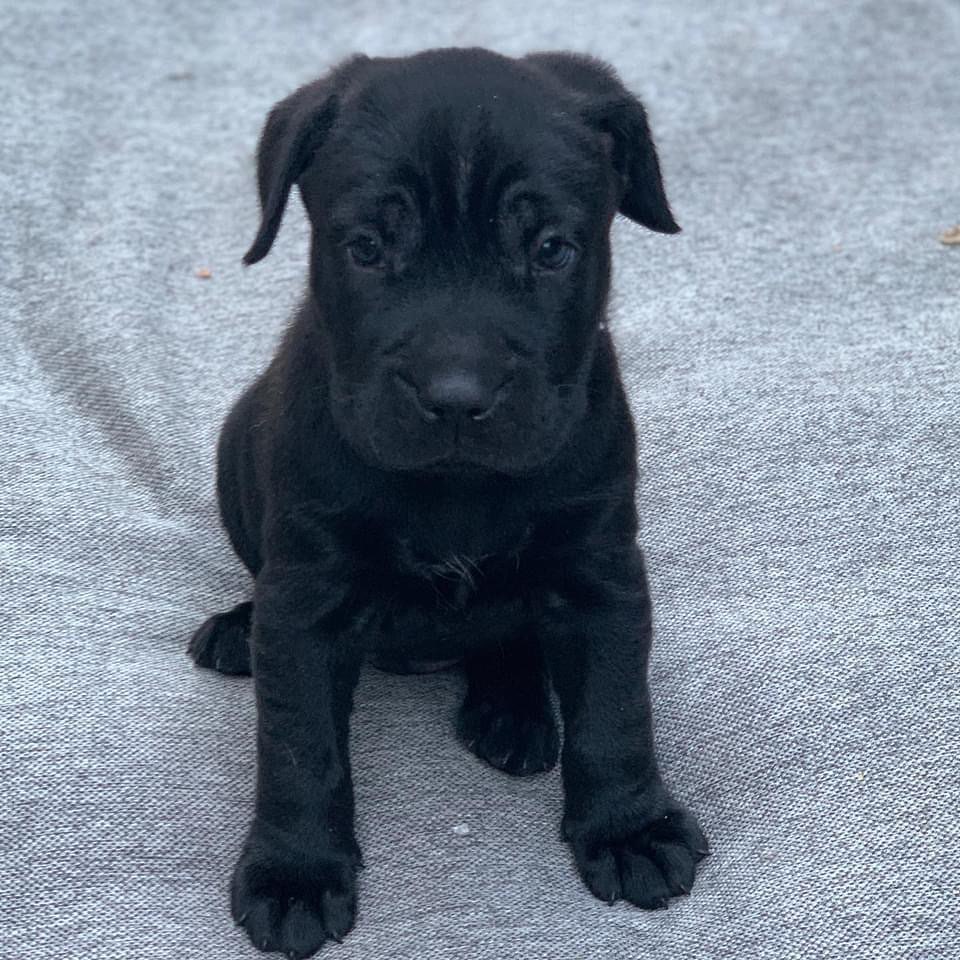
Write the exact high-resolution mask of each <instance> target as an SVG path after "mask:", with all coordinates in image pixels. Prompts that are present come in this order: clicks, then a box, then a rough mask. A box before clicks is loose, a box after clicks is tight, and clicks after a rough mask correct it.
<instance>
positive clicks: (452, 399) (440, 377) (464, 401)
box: [400, 368, 506, 423]
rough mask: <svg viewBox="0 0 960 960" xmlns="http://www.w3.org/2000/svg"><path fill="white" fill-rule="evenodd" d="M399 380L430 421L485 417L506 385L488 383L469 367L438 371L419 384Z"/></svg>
mask: <svg viewBox="0 0 960 960" xmlns="http://www.w3.org/2000/svg"><path fill="white" fill-rule="evenodd" d="M400 379H401V381H402V382H403V383H405V384H406V385H407V387H408V390H407V392H408V393H409V392H412V394H413V399H414V401H415V402H416V404H417V407H418V408H419V410H420V414H421V416H423V418H424V419H425V420H427V421H428V422H430V423H435V422H437V421H441V420H445V421H452V420H456V419H464V420H466V419H469V420H485V419H486V418H487V417H489V416H490V414H491V413H492V412H493V408H494V406H495V405H496V403H497V398H498V395H499V393H500V391H501V390H502V388H503V387H504V386H505V385H506V384H505V383H501V384H499V385H496V383H495V381H491V382H485V380H484V378H483V377H481V376H480V374H479V373H476V372H474V371H472V370H468V369H466V368H454V369H447V370H442V371H438V372H437V373H434V374H432V375H430V376H429V377H427V378H426V379H425V381H424V382H423V383H422V384H420V385H416V384H414V383H413V381H412V380H409V379H407V378H406V377H403V376H401V377H400ZM410 387H412V388H413V389H412V391H411V390H410V389H409V388H410Z"/></svg>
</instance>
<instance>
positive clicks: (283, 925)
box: [230, 841, 357, 960]
mask: <svg viewBox="0 0 960 960" xmlns="http://www.w3.org/2000/svg"><path fill="white" fill-rule="evenodd" d="M356 867H357V858H356V857H352V856H349V855H344V856H340V855H337V854H333V853H332V854H330V855H329V856H326V857H321V856H317V857H310V858H309V860H308V858H307V856H306V855H305V854H301V855H299V856H296V857H294V856H291V855H289V854H286V855H281V854H278V853H275V852H274V851H272V850H270V849H269V848H268V847H265V846H264V845H262V844H261V845H258V844H255V843H251V842H249V841H248V843H247V846H246V848H245V849H244V852H243V854H242V855H241V857H240V860H239V862H238V863H237V866H236V869H235V870H234V874H233V884H232V887H231V891H230V900H231V904H230V907H231V913H232V914H233V919H234V920H235V921H236V923H237V925H238V926H241V927H243V928H244V929H245V930H246V931H247V935H248V936H249V937H250V941H251V942H252V943H253V945H254V946H255V947H257V948H258V949H260V950H263V951H271V950H274V951H278V952H279V953H283V954H286V955H287V956H288V957H289V958H290V960H301V958H303V957H310V956H312V955H313V954H315V953H316V952H317V951H318V950H319V949H320V948H321V947H322V946H323V944H324V943H325V942H326V941H327V940H336V941H338V942H339V941H342V940H343V938H344V937H345V936H346V935H347V934H348V933H349V932H350V930H351V929H352V928H353V923H354V919H355V916H356V909H357V888H356Z"/></svg>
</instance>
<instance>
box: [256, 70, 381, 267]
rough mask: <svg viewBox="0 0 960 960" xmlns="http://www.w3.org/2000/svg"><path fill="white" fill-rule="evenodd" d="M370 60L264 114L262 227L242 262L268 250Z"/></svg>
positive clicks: (260, 151)
mask: <svg viewBox="0 0 960 960" xmlns="http://www.w3.org/2000/svg"><path fill="white" fill-rule="evenodd" d="M370 62H371V61H370V58H369V57H365V56H363V55H362V54H357V55H356V56H354V57H350V58H349V59H348V60H346V61H344V62H343V63H341V64H340V66H338V67H335V68H334V69H333V70H332V71H331V72H330V73H328V74H327V75H326V76H325V77H323V78H321V79H320V80H315V81H314V82H313V83H308V84H306V85H305V86H302V87H300V89H299V90H296V91H294V92H293V93H291V94H290V96H289V97H287V98H286V99H285V100H281V101H280V102H279V103H278V104H277V105H276V106H275V107H274V108H273V109H272V110H271V111H270V113H269V114H268V115H267V122H266V123H265V124H264V126H263V133H261V134H260V146H259V147H258V148H257V184H258V186H259V188H260V209H261V220H260V229H259V230H258V231H257V236H256V238H255V239H254V241H253V244H252V246H251V247H250V249H249V250H248V251H247V252H246V253H245V254H244V256H243V262H244V263H246V264H248V265H249V264H251V263H256V262H257V261H258V260H262V259H263V258H264V257H265V256H266V255H267V254H268V253H269V252H270V247H271V246H273V241H274V238H275V237H276V235H277V231H278V230H279V229H280V221H281V220H282V219H283V211H284V209H285V208H286V206H287V198H288V197H289V196H290V188H291V187H292V186H293V185H294V184H295V183H296V182H297V181H298V180H299V179H300V177H301V176H302V175H303V173H304V171H305V170H306V169H307V167H309V166H310V164H311V163H312V162H313V159H314V157H315V155H316V152H317V150H319V149H320V146H321V145H322V144H323V141H324V140H325V139H326V137H327V134H328V133H329V132H330V128H331V127H332V126H333V125H334V123H335V122H336V120H337V117H338V115H339V113H340V106H341V97H342V95H343V93H344V91H345V89H346V88H347V84H348V83H349V82H350V81H351V80H352V79H353V78H354V77H355V76H356V75H357V73H358V72H359V71H361V70H363V69H364V68H365V67H366V66H367V65H368V64H369V63H370Z"/></svg>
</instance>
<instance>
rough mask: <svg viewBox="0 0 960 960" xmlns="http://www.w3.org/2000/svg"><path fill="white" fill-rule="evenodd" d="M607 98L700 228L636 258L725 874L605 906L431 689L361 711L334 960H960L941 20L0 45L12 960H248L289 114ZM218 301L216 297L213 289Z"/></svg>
mask: <svg viewBox="0 0 960 960" xmlns="http://www.w3.org/2000/svg"><path fill="white" fill-rule="evenodd" d="M474 44H477V45H484V46H490V47H493V48H495V49H498V50H501V51H503V52H505V53H522V52H526V51H528V50H532V49H551V48H574V49H577V50H583V51H587V52H591V53H595V54H598V55H600V56H602V57H605V58H607V59H609V60H610V61H611V62H613V63H614V64H615V65H616V66H617V67H618V69H619V70H620V72H621V74H622V76H623V77H624V79H625V80H626V81H627V83H628V84H629V85H630V86H632V87H633V88H634V89H635V90H637V91H638V92H639V93H640V94H641V95H642V96H643V97H644V99H645V101H646V102H647V105H648V108H649V112H650V116H651V122H652V126H653V129H654V133H655V136H656V138H657V141H658V144H659V148H660V155H661V160H662V164H663V168H664V172H665V177H666V181H667V189H668V195H669V196H670V198H671V201H672V204H673V207H674V210H675V212H676V214H677V217H678V219H679V221H680V223H681V224H682V225H683V227H684V232H683V233H682V234H680V235H678V236H677V237H663V236H658V235H654V234H650V233H646V232H644V231H642V230H641V229H639V228H637V227H635V226H633V225H632V224H629V223H625V222H618V223H617V225H616V227H615V256H616V261H615V281H614V294H613V300H612V309H611V325H612V328H613V329H614V331H615V334H616V338H617V340H618V342H619V344H620V349H621V353H622V357H623V366H624V372H625V377H626V379H627V383H628V387H629V391H630V396H631V401H632V403H633V408H634V413H635V416H636V421H637V428H638V435H639V439H640V446H639V454H638V455H639V458H640V464H641V474H642V477H641V483H640V487H639V489H638V501H639V506H640V511H641V517H642V542H643V546H644V548H645V550H646V553H647V558H648V564H649V569H650V574H651V578H652V586H653V593H654V602H655V623H656V627H655V630H656V644H655V652H654V656H653V660H652V666H651V677H652V685H653V690H654V699H655V704H656V723H657V735H658V741H659V751H660V756H661V759H662V765H663V768H664V771H665V775H666V777H667V779H668V781H669V783H670V784H671V785H672V786H673V788H674V789H675V791H676V792H677V794H678V795H679V796H680V797H682V798H683V799H684V800H686V801H687V802H688V803H689V804H690V805H691V806H692V808H693V809H694V810H695V811H696V812H697V813H698V815H699V816H700V818H701V819H702V822H703V824H704V825H705V827H706V829H707V832H708V834H709V836H710V838H711V840H712V844H713V848H714V854H713V856H712V857H710V858H709V859H708V860H707V861H706V862H705V863H704V865H703V869H702V872H701V875H700V877H699V879H698V882H697V885H696V887H695V888H694V891H693V893H692V895H691V896H690V897H689V898H685V899H683V900H682V901H680V902H675V903H674V904H672V905H671V907H670V909H669V910H666V911H660V912H656V913H652V914H650V913H643V912H640V911H635V910H633V909H631V908H629V907H627V906H624V905H618V906H616V907H613V908H610V907H607V906H605V905H603V904H601V903H598V902H596V901H594V900H593V899H592V898H591V897H590V896H589V895H588V893H587V892H586V890H585V888H583V887H582V886H581V884H580V881H579V880H578V879H577V877H576V876H575V874H574V870H573V866H572V863H571V861H570V858H569V856H568V853H567V850H566V848H565V847H564V846H563V845H562V844H561V842H560V840H559V837H558V820H559V814H560V789H559V777H558V776H557V775H556V773H554V774H551V775H548V776H544V777H537V778H533V779H529V780H514V779H510V778H508V777H506V776H505V775H501V774H498V773H496V772H494V771H492V770H490V769H488V768H487V767H485V766H483V765H482V764H481V763H480V762H479V761H477V760H476V759H475V758H473V757H472V756H471V755H469V754H467V753H466V752H464V751H463V750H462V749H461V748H459V747H458V746H457V745H456V743H455V741H454V738H453V735H452V727H451V717H452V714H453V711H454V709H455V707H456V704H457V701H458V698H459V697H460V696H461V694H462V686H461V682H460V680H459V679H458V678H457V677H456V676H453V675H434V676H427V677H392V676H387V675H384V674H380V673H378V672H376V671H372V670H371V671H370V672H368V673H365V674H364V677H363V680H362V683H361V687H360V690H359V693H358V702H357V711H356V715H355V719H354V725H353V734H352V736H353V758H354V768H355V779H356V788H357V806H358V833H359V838H360V840H361V843H362V845H363V847H364V850H365V855H366V860H367V863H368V867H367V869H366V870H365V871H364V873H363V874H362V878H361V888H360V897H361V902H360V910H359V917H358V924H357V928H356V930H355V931H354V932H353V933H352V934H351V936H350V937H349V938H348V939H347V941H346V942H345V943H344V944H343V945H342V946H337V945H334V946H330V947H327V948H325V952H324V955H328V956H330V957H331V958H341V960H354V958H361V957H363V958H388V957H389V958H391V960H414V958H417V960H440V958H460V957H463V958H472V960H530V958H537V960H584V958H603V960H606V958H610V960H621V958H622V960H638V958H646V957H650V958H658V960H659V958H664V960H666V958H705V960H721V958H736V960H747V958H763V960H792V958H810V957H817V958H829V960H832V958H836V960H841V958H843V960H849V958H863V960H888V958H890V960H952V958H956V957H960V947H958V942H960V826H958V810H960V760H958V755H960V719H958V718H960V712H958V696H960V694H958V691H960V682H958V681H960V626H958V610H957V607H958V602H957V597H958V592H960V591H958V587H960V583H958V579H960V574H958V570H960V537H958V533H960V529H958V527H960V524H958V493H957V487H958V472H960V468H958V461H960V437H958V424H960V399H958V392H957V382H958V372H960V304H958V289H960V248H957V247H949V246H945V245H943V244H941V243H939V242H938V240H937V237H938V234H939V233H940V232H941V231H943V230H946V229H947V228H949V227H951V226H952V225H954V224H955V223H956V222H957V221H958V219H960V83H958V82H957V59H956V51H957V50H958V49H960V6H958V5H957V3H956V2H953V0H931V2H928V3H919V2H915V0H851V2H849V3H844V4H838V3H831V2H828V0H810V2H799V0H794V2H787V0H745V2H743V3H740V4H736V5H732V4H722V5H721V4H708V3H698V2H690V3H682V4H678V3H674V2H667V0H652V2H647V3H642V4H641V3H636V2H626V0H623V2H619V0H616V2H606V3H599V4H576V3H572V2H568V0H558V2H555V3H553V4H549V5H542V6H533V5H528V6H522V7H518V6H516V5H515V4H511V3H507V2H505V0H504V2H495V3H488V4H485V5H479V6H475V5H468V6H460V5H456V4H448V3H441V2H439V0H418V2H416V3H414V2H407V3H399V4H394V5H392V6H388V5H381V4H373V3H368V2H366V0H361V2H358V3H354V4H339V5H335V4H332V3H311V4H307V3H299V2H292V0H280V2H276V3H271V4H262V3H253V2H249V0H248V2H224V3H218V4H197V3H187V2H183V0H168V2H165V3H162V4H161V3H156V2H151V3H144V4H119V3H115V2H113V0H104V2H99V3H92V2H89V3H66V2H61V3H56V2H46V0H36V2H31V3H24V4H19V5H17V4H14V3H13V2H12V0H8V2H6V3H3V4H2V6H0V89H2V90H3V99H4V108H3V110H2V112H0V205H2V210H3V221H4V222H3V229H2V230H0V361H2V376H0V438H2V441H0V443H2V447H0V469H2V475H0V483H2V487H0V614H2V616H0V623H2V626H3V629H2V633H0V658H2V664H3V677H2V682H0V738H2V744H0V958H2V960H53V958H57V960H63V958H78V960H79V958H83V960H140V958H143V957H150V958H152V960H174V958H176V960H180V958H193V957H198V958H199V957H203V958H207V960H226V958H238V957H244V958H247V957H250V958H252V957H254V956H256V955H257V954H256V952H255V951H254V950H253V949H252V947H250V946H249V944H247V943H246V941H245V938H244V937H243V935H242V934H241V932H240V931H238V930H236V929H235V928H234V927H233V925H232V924H231V922H230V919H229V915H228V910H227V900H226V886H227V882H228V877H229V873H230V870H231V867H232V864H233V861H234V859H235V857H236V855H237V852H238V849H239V845H240V843H241V840H242V837H243V832H244V830H245V828H246V825H247V821H248V818H249V816H250V813H251V809H252V797H253V783H254V743H253V732H254V704H253V695H252V688H251V685H250V683H249V681H245V680H238V679H230V678H226V677H222V676H218V675H214V674H212V673H209V672H202V671H198V670H195V669H194V668H193V667H192V666H191V664H190V663H189V661H188V659H187V657H186V656H185V653H184V648H185V644H186V640H187V638H188V636H189V634H190V632H191V631H192V629H193V628H194V627H196V626H197V625H198V624H199V622H200V621H201V620H202V619H204V618H205V617H206V616H207V615H208V614H210V613H212V612H214V611H216V610H219V609H223V608H225V607H227V606H229V605H232V604H233V603H235V602H237V601H238V600H240V599H243V598H244V597H245V596H246V595H247V594H248V591H249V583H248V582H247V580H246V578H245V576H244V574H243V572H242V570H241V568H240V566H239V563H238V562H237V561H236V560H235V559H234V558H233V556H232V554H231V551H230V549H229V547H228V544H227V542H226V538H225V536H224V535H223V533H222V532H221V530H220V528H219V525H218V521H217V512H216V506H215V500H214V491H213V455H214V445H215V440H216V435H217V431H218V429H219V425H220V422H221V420H222V418H223V416H224V415H225V413H226V411H227V410H228V408H229V405H230V403H231V401H232V400H233V399H234V398H235V397H236V395H237V394H238V392H239V391H240V390H241V388H242V387H243V385H244V384H246V383H247V382H248V381H249V380H250V379H251V378H252V377H253V376H254V375H255V374H256V373H257V372H258V371H259V370H260V369H261V368H262V367H263V365H264V364H265V362H266V360H267V359H268V357H269V355H270V352H271V350H272V349H273V347H274V345H275V344H276V342H277V339H278V337H279V335H280V332H281V331H282V329H283V326H284V324H285V322H286V320H287V318H288V316H289V311H290V309H291V308H292V306H293V304H294V302H295V301H296V299H297V297H298V296H299V294H300V291H301V289H302V285H303V277H304V269H305V262H306V243H307V233H306V229H305V223H304V218H303V215H302V213H301V211H300V209H299V205H296V206H295V207H292V208H291V210H290V211H289V213H288V216H287V218H286V222H285V224H284V228H283V230H282V231H281V234H280V237H279V240H278V242H277V244H276V246H275V248H274V251H273V253H272V254H271V256H270V257H269V258H268V259H267V260H266V261H265V262H264V263H263V264H261V265H259V266H257V267H255V268H253V269H250V270H243V269H242V268H241V266H240V257H241V255H242V253H243V251H244V250H245V249H246V246H247V245H248V243H249V241H250V240H251V238H252V236H253V232H254V229H255V225H256V221H257V209H256V197H255V190H254V178H253V151H254V148H255V144H256V137H257V134H258V131H259V127H260V124H261V122H262V120H263V117H264V115H265V113H266V111H267V109H268V108H269V107H270V106H271V105H272V103H273V102H274V101H276V100H277V99H279V98H280V97H281V96H283V95H285V94H286V93H288V92H289V91H290V90H291V89H292V88H293V87H294V86H296V85H297V84H299V83H301V82H304V81H306V80H308V79H311V78H313V77H314V76H316V75H318V74H319V73H321V72H323V70H325V69H326V68H327V67H328V66H330V65H331V64H333V63H334V62H336V61H337V60H338V59H339V58H341V57H343V56H345V55H347V54H349V53H350V52H353V51H356V50H360V51H365V52H367V53H371V54H377V53H395V52H401V53H403V52H413V51H415V50H417V49H421V48H424V47H429V46H436V45H474ZM203 271H206V272H208V273H209V276H208V277H203V276H201V275H199V274H200V272H203Z"/></svg>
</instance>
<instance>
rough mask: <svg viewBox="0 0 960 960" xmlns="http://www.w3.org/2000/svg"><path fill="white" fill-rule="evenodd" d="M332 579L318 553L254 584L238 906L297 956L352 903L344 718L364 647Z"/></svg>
mask: <svg viewBox="0 0 960 960" xmlns="http://www.w3.org/2000/svg"><path fill="white" fill-rule="evenodd" d="M331 591H332V592H333V593H336V591H335V590H333V588H326V587H324V585H323V579H322V572H321V571H318V570H316V569H314V568H312V567H311V566H310V565H302V564H299V565H290V566H288V567H284V566H283V565H279V564H276V565H273V566H269V565H268V567H266V568H265V569H264V570H263V571H262V572H261V574H260V575H259V576H258V578H257V584H256V592H255V602H254V622H253V634H252V648H253V675H254V681H255V684H256V694H257V797H256V809H255V813H254V819H253V823H252V824H251V827H250V831H249V834H248V836H247V840H246V843H245V844H244V848H243V852H242V854H241V856H240V859H239V862H238V863H237V866H236V869H235V871H234V876H233V884H232V889H231V907H232V912H233V917H234V920H235V921H236V922H237V923H238V924H239V925H241V926H243V927H244V928H245V929H246V931H247V933H248V934H249V936H250V939H251V941H252V942H253V944H254V945H255V946H256V947H259V948H260V949H261V950H278V951H281V952H283V953H285V954H286V955H287V956H289V957H307V956H310V955H311V954H313V953H314V952H315V951H317V950H318V949H319V948H320V947H321V946H322V945H323V943H324V941H325V940H327V939H334V940H340V939H342V938H343V937H344V936H345V935H346V934H347V932H348V931H349V930H350V929H351V927H352V926H353V921H354V914H355V911H356V882H355V875H356V870H357V867H358V866H359V863H360V849H359V847H358V845H357V842H356V838H355V836H354V829H353V786H352V781H351V776H350V761H349V756H348V729H349V716H350V711H351V708H352V703H353V691H354V687H355V686H356V682H357V678H358V675H359V669H360V662H361V657H360V655H359V653H358V652H357V651H356V650H355V647H354V645H352V644H350V642H349V639H348V638H347V637H346V636H345V635H344V634H343V633H342V632H339V631H338V630H337V629H336V625H337V624H338V623H340V620H342V605H343V600H344V598H343V597H342V596H339V595H337V596H331ZM341 629H342V626H341Z"/></svg>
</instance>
